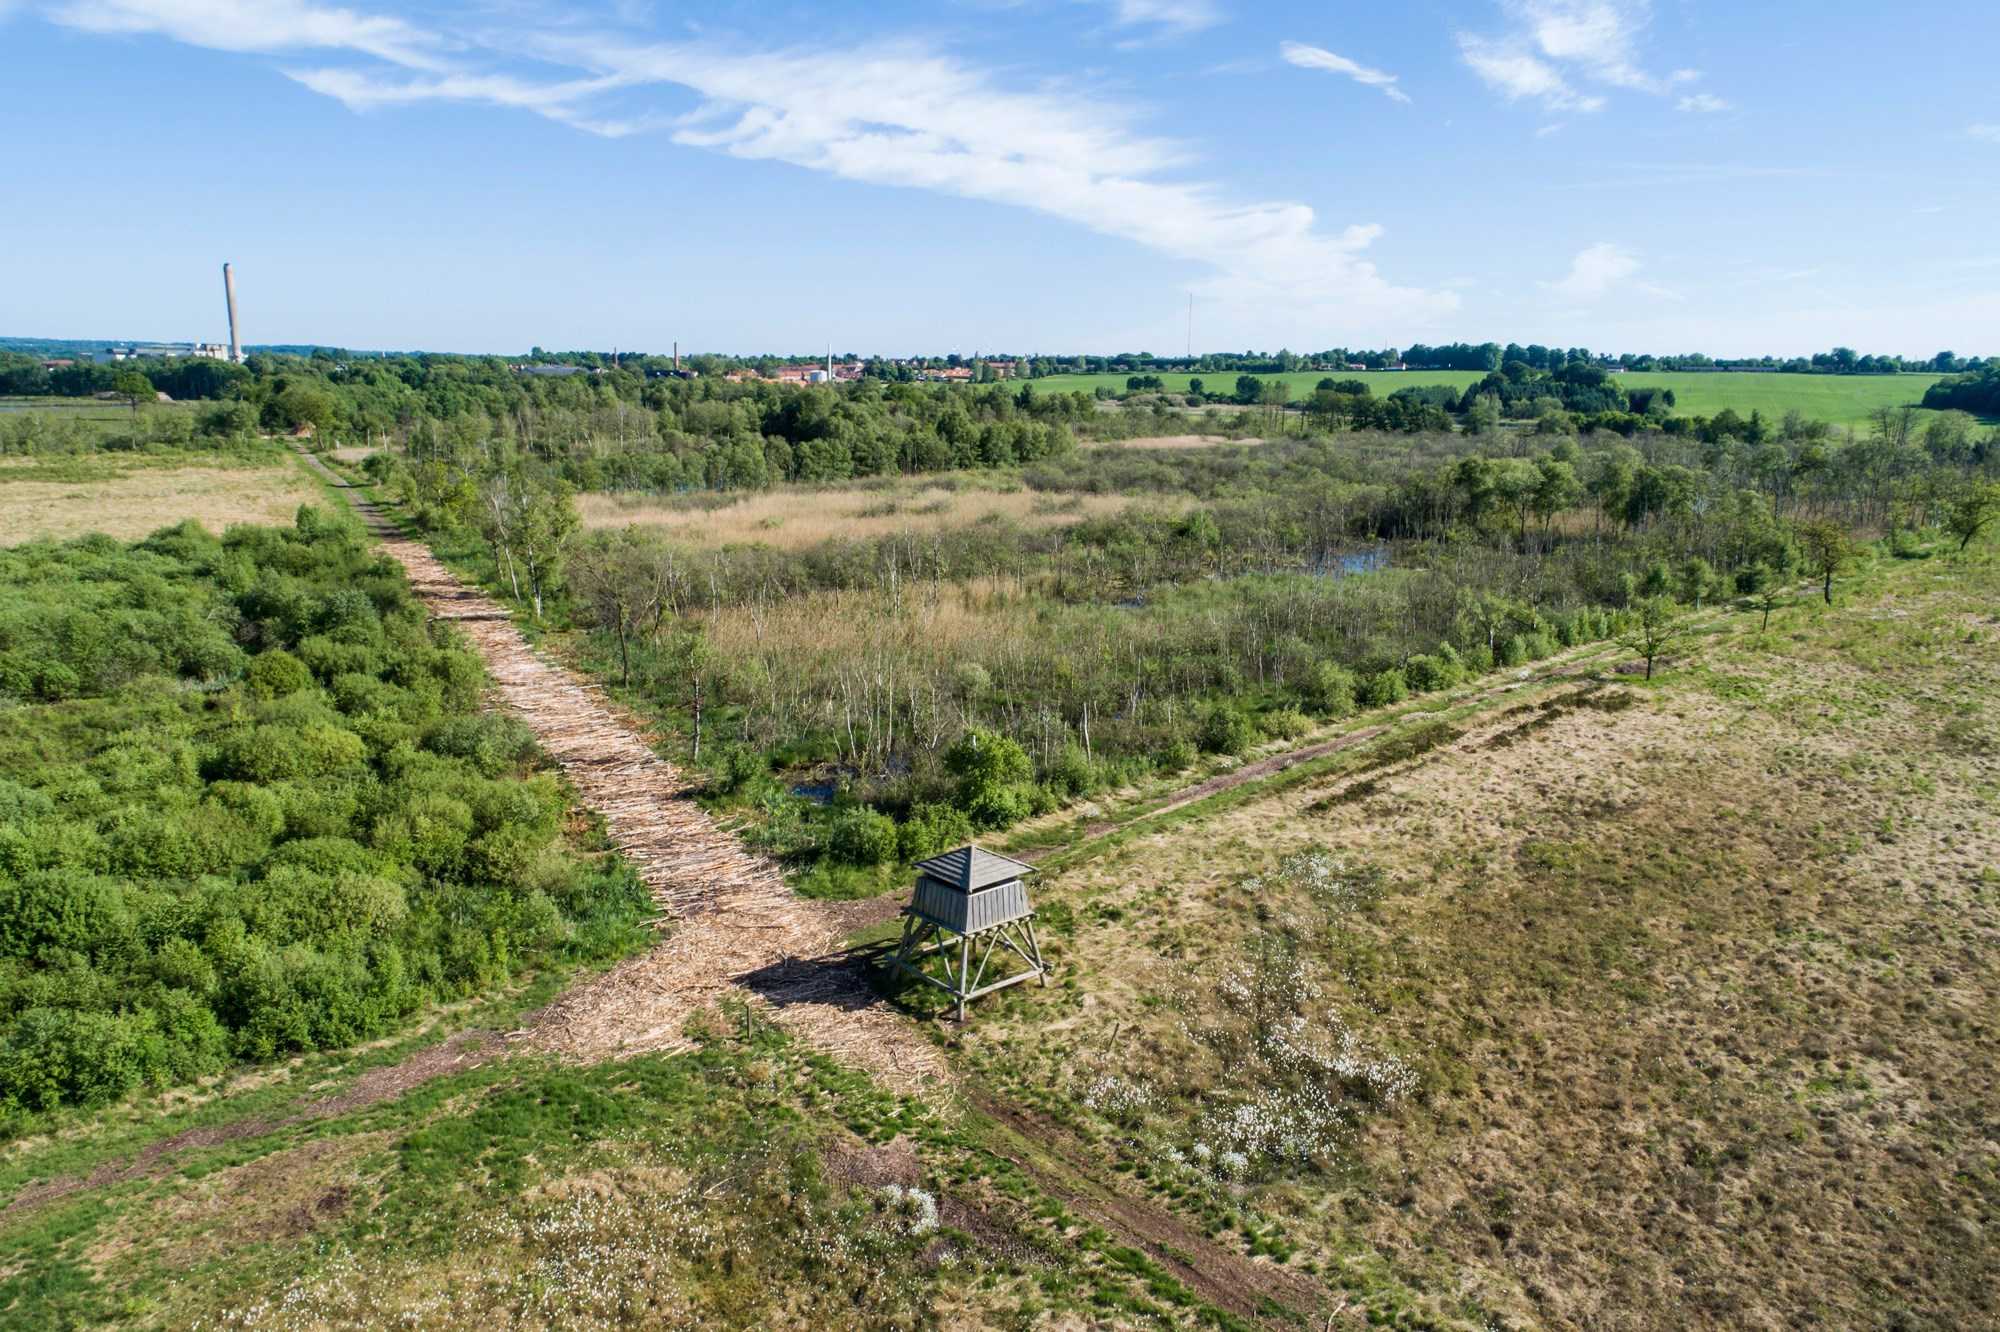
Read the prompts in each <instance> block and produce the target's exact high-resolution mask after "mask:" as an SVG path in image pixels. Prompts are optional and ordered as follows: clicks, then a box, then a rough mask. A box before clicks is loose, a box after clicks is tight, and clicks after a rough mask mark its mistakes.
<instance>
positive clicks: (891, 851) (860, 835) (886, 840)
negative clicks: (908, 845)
mask: <svg viewBox="0 0 2000 1332" xmlns="http://www.w3.org/2000/svg"><path fill="white" fill-rule="evenodd" d="M826 845H827V851H828V852H829V853H830V854H831V855H832V856H833V858H834V859H835V860H838V861H840V862H841V863H842V864H845V865H861V866H869V865H881V864H886V863H887V862H889V861H891V860H894V859H895V858H896V851H897V845H898V841H897V833H896V824H895V821H894V820H892V819H891V818H889V816H888V815H886V814H877V813H876V812H875V811H874V810H872V809H867V808H857V809H847V810H842V811H841V812H840V814H839V815H838V816H836V817H835V819H834V821H833V827H832V828H831V829H829V830H828V832H827V839H826Z"/></svg>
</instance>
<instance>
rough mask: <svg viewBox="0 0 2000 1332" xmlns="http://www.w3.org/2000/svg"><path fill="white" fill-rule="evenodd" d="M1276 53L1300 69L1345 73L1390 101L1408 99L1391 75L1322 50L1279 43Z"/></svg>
mask: <svg viewBox="0 0 2000 1332" xmlns="http://www.w3.org/2000/svg"><path fill="white" fill-rule="evenodd" d="M1278 54H1279V55H1281V56H1283V57H1284V58H1285V60H1286V62H1287V63H1288V64H1293V65H1297V66H1298V67H1299V68H1300V69H1323V70H1325V71H1326V72H1327V73H1329V74H1345V75H1346V76H1347V77H1348V78H1350V79H1353V80H1354V81H1355V82H1356V83H1360V84H1365V85H1366V86H1368V87H1370V88H1380V89H1381V90H1382V91H1383V93H1385V94H1386V95H1387V96H1388V97H1389V99H1390V100H1391V101H1395V102H1408V101H1409V100H1410V97H1409V94H1408V93H1405V92H1404V91H1403V90H1402V89H1401V88H1398V87H1397V86H1396V76H1395V75H1394V74H1386V73H1384V72H1383V71H1381V70H1379V69H1370V68H1369V67H1368V66H1366V65H1362V64H1357V63H1356V62H1355V61H1352V60H1349V59H1348V58H1347V57H1346V56H1342V55H1335V54H1334V53H1333V52H1331V51H1328V50H1326V49H1325V48H1323V47H1318V46H1307V45H1306V44H1305V43H1304V42H1280V43H1279V44H1278Z"/></svg>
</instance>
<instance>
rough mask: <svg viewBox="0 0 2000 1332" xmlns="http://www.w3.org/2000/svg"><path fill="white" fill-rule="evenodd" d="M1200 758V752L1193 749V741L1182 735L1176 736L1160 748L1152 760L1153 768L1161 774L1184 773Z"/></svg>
mask: <svg viewBox="0 0 2000 1332" xmlns="http://www.w3.org/2000/svg"><path fill="white" fill-rule="evenodd" d="M1200 757H1201V751H1200V750H1199V749H1197V748H1195V743H1194V741H1192V740H1190V739H1188V738H1187V737H1186V736H1184V735H1177V736H1174V737H1173V738H1172V739H1170V740H1168V741H1167V742H1166V743H1165V744H1164V745H1161V746H1160V751H1159V753H1158V754H1157V755H1156V756H1155V758H1154V766H1155V767H1157V768H1158V769H1159V770H1160V771H1161V772H1185V771H1186V770H1187V769H1189V768H1192V767H1193V766H1194V765H1195V761H1196V760H1197V759H1199V758H1200Z"/></svg>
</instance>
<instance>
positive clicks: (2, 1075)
mask: <svg viewBox="0 0 2000 1332" xmlns="http://www.w3.org/2000/svg"><path fill="white" fill-rule="evenodd" d="M165 1062H166V1061H165V1047H164V1043H163V1042H162V1041H161V1040H160V1038H159V1033H158V1032H157V1031H156V1030H153V1029H152V1024H151V1022H150V1021H148V1019H147V1018H146V1017H127V1016H116V1015H113V1014H110V1013H79V1012H75V1011H72V1010H66V1009H49V1008H31V1009H29V1010H28V1011H27V1012H25V1013H23V1014H21V1015H20V1016H19V1017H18V1018H16V1019H15V1020H14V1022H13V1023H12V1024H11V1025H10V1026H9V1028H8V1030H7V1035H6V1040H5V1041H4V1043H0V1087H4V1088H6V1089H7V1097H8V1099H9V1100H11V1101H13V1102H14V1103H16V1104H18V1105H22V1106H25V1107H27V1108H28V1109H30V1110H51V1109H54V1108H55V1107H56V1106H58V1105H62V1104H65V1103H67V1104H70V1105H81V1106H94V1105H103V1104H105V1103H106V1102H108V1101H114V1100H116V1099H118V1098H119V1097H120V1096H123V1095H124V1094H125V1093H127V1092H129V1091H131V1090H132V1089H133V1088H135V1087H137V1086H138V1085H139V1084H140V1083H142V1082H144V1081H146V1080H147V1079H148V1078H149V1077H152V1076H155V1075H157V1074H159V1073H161V1072H163V1071H164V1065H165Z"/></svg>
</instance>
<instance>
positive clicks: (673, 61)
mask: <svg viewBox="0 0 2000 1332" xmlns="http://www.w3.org/2000/svg"><path fill="white" fill-rule="evenodd" d="M1118 8H1119V12H1120V14H1121V15H1127V16H1130V17H1131V21H1135V22H1167V21H1169V20H1172V19H1173V18H1174V16H1176V15H1179V16H1180V20H1179V21H1192V20H1193V19H1194V18H1195V17H1196V16H1197V11H1200V10H1204V9H1206V6H1205V5H1201V4H1188V3H1182V2H1180V0H1125V2H1124V3H1121V4H1120V5H1119V7H1118ZM49 15H50V17H51V18H52V19H54V21H56V22H59V23H63V24H66V25H67V26H71V27H75V28H80V29H83V30H85V31H94V32H104V33H126V34H136V33H146V34H153V35H158V36H164V37H169V38H172V39H173V40H176V41H181V42H186V43H189V44H192V45H198V46H206V47H210V48H212V49H217V50H227V51H241V52H248V53H257V54H274V55H281V56H285V55H292V54H296V53H303V52H320V53H327V52H332V53H340V54H342V55H344V56H345V57H346V59H344V60H342V61H339V62H327V61H315V62H313V63H311V64H298V63H287V64H286V65H285V66H284V67H283V72H284V73H285V74H286V76H287V77H289V78H291V79H293V80H294V81H296V82H297V83H298V84H299V85H300V86H302V87H305V88H307V89H310V90H312V91H313V92H316V93H319V94H321V95H324V96H327V97H331V98H334V99H336V100H338V101H339V102H341V103H342V104H343V105H345V106H347V107H348V108H350V109H352V110H354V111H356V112H360V113H370V112H382V111H387V110H392V109H395V108H404V107H411V106H417V105H422V104H426V103H460V104H470V105H485V106H492V107H497V108H504V109H508V110H514V111H525V112H529V113H532V114H535V115H539V116H543V117H546V118H547V119H549V120H552V121H556V122H558V123H561V124H563V125H567V126H571V127H573V128H576V129H578V130H582V131H586V132H589V133H593V134H598V135H603V136H606V137H620V136H623V135H629V134H633V133H636V132H639V131H643V130H657V131H664V132H665V133H666V134H668V135H669V136H670V137H671V139H672V141H673V142H675V143H677V144H680V145H682V146H685V147H688V148H693V149H699V150H703V151H708V152H715V153H721V154H726V155H728V156H731V157H736V158H742V159H746V160H753V161H770V162H783V163H787V164H789V165H792V166H795V167H799V168H803V169H805V170H809V171H814V172H819V173H822V174H825V175H829V176H834V177H837V178H840V179H843V180H849V181H856V182H861V183H865V184H869V185H876V186H886V187H894V188H903V189H915V190H924V191H928V192H931V193H936V194H942V195H950V196H954V197H959V198H967V199H977V200H982V201H986V202H990V203H996V204H1002V205H1006V206H1009V207H1014V208H1022V209H1029V210H1033V211H1035V212H1038V213H1041V214H1044V215H1047V216H1050V217H1055V218H1059V219H1062V220H1064V221H1066V222H1069V223H1071V224H1074V225H1077V226H1081V227H1084V228H1087V229H1089V230H1091V231H1094V232H1097V233H1099V234H1102V235H1107V236H1113V237H1117V238H1120V239H1123V240H1126V241H1129V242H1132V243H1134V244H1137V245H1140V246H1143V247H1145V248H1146V249H1148V250H1151V251H1153V252H1155V253H1157V254H1160V255H1163V256H1166V257H1168V258H1171V259H1174V260H1178V261H1186V262H1192V263H1196V264H1200V265H1206V266H1207V267H1209V268H1210V269H1211V270H1212V271H1213V277H1212V278H1211V279H1210V281H1209V283H1208V286H1207V293H1208V296H1209V298H1210V299H1211V300H1212V301H1215V302H1219V303H1222V304H1225V305H1232V306H1237V307H1239V308H1242V309H1243V310H1245V311H1246V312H1248V311H1252V310H1256V309H1260V308H1261V309H1262V310H1263V311H1265V312H1266V313H1268V312H1269V311H1270V310H1271V308H1272V307H1273V306H1274V305H1275V306H1276V307H1278V308H1280V309H1284V310H1287V311H1289V312H1291V313H1292V314H1293V315H1295V316H1297V317H1299V318H1300V319H1302V320H1325V321H1329V322H1330V321H1333V320H1340V319H1347V318H1351V317H1352V316H1353V315H1355V314H1356V313H1364V314H1367V315H1369V316H1371V317H1380V316H1393V317H1396V318H1399V319H1403V320H1407V321H1409V322H1413V323H1425V322H1429V321H1430V320H1432V319H1434V318H1436V317H1439V316H1442V315H1444V314H1446V313H1449V312H1450V311H1451V310H1453V309H1455V308H1456V305H1457V297H1456V296H1455V295H1453V294H1452V293H1450V292H1433V291H1425V290H1420V289H1415V288H1410V287H1403V286H1398V285H1396V284H1394V283H1392V282H1390V281H1389V280H1387V279H1386V278H1384V277H1383V276H1382V275H1381V274H1380V273H1379V272H1378V271H1377V269H1376V267H1375V265H1374V264H1372V263H1370V262H1368V261H1367V260H1366V259H1365V258H1364V257H1363V255H1362V252H1363V251H1364V250H1366V249H1367V248H1368V247H1369V246H1370V245H1371V244H1372V243H1373V242H1374V241H1375V240H1376V239H1377V238H1378V237H1379V236H1380V235H1381V228H1380V227H1378V226H1374V225H1356V226H1349V227H1346V228H1343V229H1339V230H1330V229H1328V228H1326V227H1325V226H1323V225H1322V224H1321V222H1320V220H1319V219H1318V217H1317V216H1316V215H1315V213H1314V211H1313V209H1312V208H1310V207H1309V206H1307V205H1305V204H1303V203H1297V202H1291V201H1284V200H1241V199H1234V198H1231V197H1229V196H1228V194H1227V193H1226V192H1225V191H1224V190H1223V189H1222V188H1221V187H1219V186H1218V185H1216V184H1214V183H1212V182H1208V181H1204V180H1201V179H1198V178H1190V175H1189V172H1190V169H1191V168H1193V167H1195V166H1196V165H1197V164H1196V162H1195V161H1194V159H1193V157H1192V155H1191V153H1190V152H1189V151H1188V150H1187V149H1186V148H1185V147H1184V146H1183V145H1181V144H1179V143H1176V142H1174V141H1171V140H1168V139H1164V138H1160V137H1157V136H1153V135H1150V134H1147V133H1144V132H1142V131H1141V130H1140V129H1138V128H1137V121H1138V119H1139V114H1140V113H1139V111H1138V110H1137V109H1135V108H1132V107H1130V106H1127V105H1124V104H1122V103H1119V102H1115V101H1112V100H1109V99H1106V98H1103V97H1099V96H1095V95H1092V94H1090V93H1088V92H1084V91H1079V90H1077V89H1075V88H1070V87H1061V86H1035V87H1028V88H1021V87H1014V86H1007V85H1005V84H1003V83H1002V82H1001V81H1000V80H999V79H998V78H997V77H996V76H995V75H993V74H992V73H990V72H988V71H985V70H983V69H980V68H978V67H976V66H973V65H970V64H968V63H966V62H965V61H963V60H961V59H959V58H957V57H954V56H951V55H947V54H942V53H939V52H937V51H935V50H932V49H930V48H928V47H926V46H924V45H922V44H919V43H912V42H901V43H899V42H878V43H873V44H867V45H854V46H848V47H845V48H832V47H828V46H825V45H814V46H800V47H792V48H784V49H754V48H745V47H739V46H732V45H727V44H723V43H719V42H712V41H694V42H665V43H650V44H649V43H644V42H635V41H632V40H630V39H629V38H628V37H625V36H622V35H618V34H611V33H592V32H588V31H581V30H579V29H577V28H574V27H568V26H565V27H561V28H553V29H547V30H536V29H530V28H518V29H515V30H511V31H505V32H495V31H492V30H481V31H480V32H478V33H477V35H476V36H468V35H465V34H458V33H446V32H442V31H432V30H426V29H421V28H418V27H416V26H414V25H413V24H411V23H409V22H406V21H404V20H402V19H400V18H382V17H377V16H372V15H368V14H364V13H360V12H357V11H355V10H352V9H348V8H320V7H314V6H312V5H310V4H306V3H303V0H262V2H261V3H258V0H71V2H70V3H64V4H60V5H58V6H57V7H56V8H54V9H53V10H51V11H49ZM1322 54H1325V55H1327V56H1328V57H1329V58H1331V59H1333V60H1336V61H1338V60H1340V58H1339V57H1334V56H1331V53H1322ZM357 58H359V59H357ZM1351 63H1352V62H1342V67H1339V68H1334V67H1330V66H1325V67H1328V68H1330V69H1333V72H1339V73H1343V74H1347V75H1348V76H1349V77H1354V78H1357V79H1358V80H1359V81H1361V82H1363V83H1365V84H1369V85H1371V86H1375V87H1378V88H1382V89H1383V90H1384V92H1385V93H1387V94H1388V95H1390V96H1392V97H1400V91H1399V90H1398V89H1396V88H1395V87H1394V79H1393V76H1390V75H1385V74H1381V73H1380V72H1379V71H1374V70H1367V69H1365V68H1363V67H1361V66H1358V65H1356V66H1353V68H1352V69H1348V68H1345V67H1344V66H1345V65H1347V64H1351ZM690 93H691V94H693V96H694V98H695V104H694V106H693V108H692V109H691V110H690V109H688V104H687V95H688V94H690ZM649 99H650V104H649ZM675 103H677V105H674V104H675Z"/></svg>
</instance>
